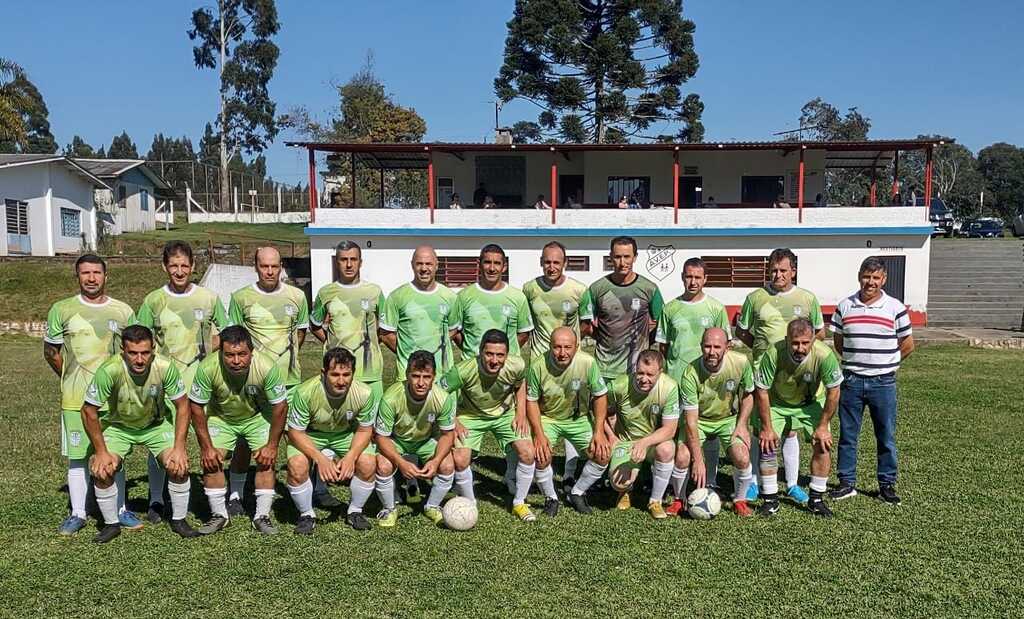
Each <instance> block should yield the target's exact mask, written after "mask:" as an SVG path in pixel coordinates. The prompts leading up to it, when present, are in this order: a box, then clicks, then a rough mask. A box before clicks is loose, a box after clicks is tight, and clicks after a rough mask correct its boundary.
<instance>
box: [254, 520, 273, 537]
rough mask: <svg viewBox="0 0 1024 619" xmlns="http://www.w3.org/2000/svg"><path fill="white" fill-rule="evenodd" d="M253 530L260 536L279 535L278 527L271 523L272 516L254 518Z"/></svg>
mask: <svg viewBox="0 0 1024 619" xmlns="http://www.w3.org/2000/svg"><path fill="white" fill-rule="evenodd" d="M252 528H253V530H255V531H256V532H257V533H259V534H260V535H277V527H275V526H274V523H273V522H271V521H270V516H259V517H258V518H253V519H252Z"/></svg>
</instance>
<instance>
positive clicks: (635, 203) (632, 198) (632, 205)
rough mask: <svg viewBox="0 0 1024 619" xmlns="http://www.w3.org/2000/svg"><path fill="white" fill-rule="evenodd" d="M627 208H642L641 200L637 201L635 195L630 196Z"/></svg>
mask: <svg viewBox="0 0 1024 619" xmlns="http://www.w3.org/2000/svg"><path fill="white" fill-rule="evenodd" d="M627 206H628V207H629V208H641V207H640V200H638V199H637V197H636V194H635V193H634V194H630V196H629V202H628V203H627Z"/></svg>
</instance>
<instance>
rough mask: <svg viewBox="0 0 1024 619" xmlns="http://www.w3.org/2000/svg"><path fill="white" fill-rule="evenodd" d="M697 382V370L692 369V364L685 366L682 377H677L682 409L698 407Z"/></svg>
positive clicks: (695, 409)
mask: <svg viewBox="0 0 1024 619" xmlns="http://www.w3.org/2000/svg"><path fill="white" fill-rule="evenodd" d="M698 382H699V381H698V377H697V370H694V369H693V366H692V365H688V366H686V370H685V371H684V372H683V376H682V378H680V379H679V404H680V406H682V407H683V410H684V411H687V412H689V411H697V410H698V409H699V408H700V407H699V402H700V387H699V385H698V384H697V383H698Z"/></svg>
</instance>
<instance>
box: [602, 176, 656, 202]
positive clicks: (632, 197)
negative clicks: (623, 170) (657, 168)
mask: <svg viewBox="0 0 1024 619" xmlns="http://www.w3.org/2000/svg"><path fill="white" fill-rule="evenodd" d="M622 198H626V201H627V202H629V203H630V205H632V204H633V203H634V202H635V203H636V204H638V205H639V206H641V207H645V208H646V207H649V206H650V205H651V177H650V176H609V177H608V204H612V205H615V204H618V203H619V200H621V199H622Z"/></svg>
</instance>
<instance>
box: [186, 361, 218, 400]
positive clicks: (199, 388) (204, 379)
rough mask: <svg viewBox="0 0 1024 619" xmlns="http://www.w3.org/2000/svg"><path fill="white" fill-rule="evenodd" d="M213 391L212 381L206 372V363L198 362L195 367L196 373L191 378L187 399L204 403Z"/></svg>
mask: <svg viewBox="0 0 1024 619" xmlns="http://www.w3.org/2000/svg"><path fill="white" fill-rule="evenodd" d="M212 392H213V381H212V380H210V376H209V375H208V374H207V372H206V364H205V363H200V364H199V367H197V368H196V375H195V376H194V377H193V378H192V389H191V390H190V391H189V393H188V399H190V400H192V401H193V402H195V403H196V404H206V403H207V402H209V401H210V396H211V394H212Z"/></svg>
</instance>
